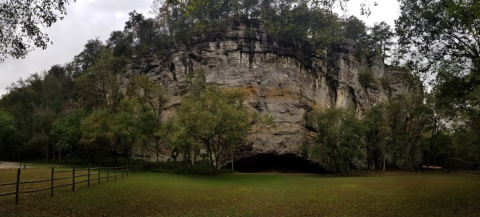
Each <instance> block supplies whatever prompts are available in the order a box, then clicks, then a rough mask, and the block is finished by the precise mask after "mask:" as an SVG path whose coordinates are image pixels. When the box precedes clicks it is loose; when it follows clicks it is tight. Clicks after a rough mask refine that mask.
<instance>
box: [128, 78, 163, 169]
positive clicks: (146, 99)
mask: <svg viewBox="0 0 480 217" xmlns="http://www.w3.org/2000/svg"><path fill="white" fill-rule="evenodd" d="M127 95H129V96H130V97H132V99H134V100H137V101H138V103H139V104H140V106H141V107H142V111H144V113H143V114H142V115H143V116H142V117H143V118H145V121H143V122H142V123H143V124H144V125H145V124H146V125H148V127H146V128H144V130H143V134H144V135H146V136H152V135H153V136H154V138H155V145H154V149H155V153H156V159H157V162H158V161H159V154H160V149H161V144H162V143H163V142H164V141H166V138H167V136H168V132H169V130H168V129H169V128H168V127H166V128H165V127H163V126H162V120H161V118H162V111H163V107H164V106H165V104H166V103H167V102H168V94H167V90H165V89H164V88H163V87H162V86H161V85H160V84H157V83H155V82H154V81H152V80H151V79H150V78H149V77H148V76H146V75H139V76H135V77H133V78H132V80H131V81H130V83H129V86H128V88H127ZM148 116H152V117H151V118H148ZM145 142H146V141H145Z"/></svg>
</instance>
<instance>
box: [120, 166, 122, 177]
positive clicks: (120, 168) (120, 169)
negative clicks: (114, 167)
mask: <svg viewBox="0 0 480 217" xmlns="http://www.w3.org/2000/svg"><path fill="white" fill-rule="evenodd" d="M120 170H122V178H123V166H121V167H120Z"/></svg>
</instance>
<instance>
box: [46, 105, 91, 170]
mask: <svg viewBox="0 0 480 217" xmlns="http://www.w3.org/2000/svg"><path fill="white" fill-rule="evenodd" d="M86 116H87V113H86V112H85V111H84V110H81V109H77V110H74V111H72V112H71V113H68V114H66V115H65V116H63V117H61V118H59V119H57V120H56V121H55V122H54V123H53V128H52V131H51V132H50V134H51V136H52V137H53V138H54V140H55V141H56V142H55V148H56V150H57V151H58V162H60V161H61V160H62V152H64V151H68V150H71V151H74V150H75V146H76V145H77V144H78V143H79V142H80V139H81V138H82V131H81V129H80V126H81V123H82V120H83V119H84V118H85V117H86Z"/></svg>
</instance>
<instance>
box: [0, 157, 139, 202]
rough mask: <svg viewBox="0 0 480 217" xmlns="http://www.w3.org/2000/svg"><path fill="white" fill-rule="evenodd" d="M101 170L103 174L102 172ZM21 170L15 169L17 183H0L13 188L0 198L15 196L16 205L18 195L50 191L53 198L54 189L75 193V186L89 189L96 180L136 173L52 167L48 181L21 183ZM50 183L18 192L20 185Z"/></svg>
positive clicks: (126, 168)
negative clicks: (64, 182)
mask: <svg viewBox="0 0 480 217" xmlns="http://www.w3.org/2000/svg"><path fill="white" fill-rule="evenodd" d="M102 170H103V172H102ZM21 171H22V170H21V168H18V169H17V181H16V182H11V183H0V187H4V186H15V191H12V192H7V193H0V197H2V196H9V195H15V204H17V205H18V199H19V194H28V193H36V192H42V191H48V190H50V195H51V196H52V197H53V195H54V189H55V188H60V187H66V186H72V191H75V185H77V184H80V183H85V182H86V183H87V186H88V187H90V183H91V182H92V181H95V180H97V181H98V183H100V182H101V180H102V179H106V180H107V182H108V181H110V179H114V180H117V177H119V176H121V177H122V178H123V177H125V176H126V177H128V176H129V175H132V174H134V172H135V171H136V170H135V169H134V168H133V167H132V166H120V167H94V168H90V167H89V168H87V169H75V167H73V168H72V169H68V170H65V169H64V170H55V168H53V167H52V171H51V177H50V178H49V179H42V180H31V181H23V182H22V181H21V177H20V173H21ZM82 171H83V172H85V171H87V173H86V174H80V175H79V174H77V175H76V174H75V173H76V172H82ZM60 173H64V174H69V173H70V174H71V176H67V177H58V178H55V174H60ZM81 177H87V178H86V179H85V180H81V181H78V179H77V180H75V178H81ZM68 179H71V182H70V181H69V182H67V183H66V184H59V185H55V184H54V181H60V180H68ZM48 182H50V186H49V187H46V188H41V189H34V190H23V191H22V190H20V187H21V185H22V184H34V183H48Z"/></svg>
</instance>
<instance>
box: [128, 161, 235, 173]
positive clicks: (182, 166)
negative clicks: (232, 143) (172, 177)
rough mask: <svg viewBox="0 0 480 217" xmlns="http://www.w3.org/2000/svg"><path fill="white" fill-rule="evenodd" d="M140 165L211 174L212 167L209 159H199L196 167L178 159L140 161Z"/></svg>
mask: <svg viewBox="0 0 480 217" xmlns="http://www.w3.org/2000/svg"><path fill="white" fill-rule="evenodd" d="M138 165H139V166H141V167H142V170H143V171H150V172H163V173H173V174H195V175H211V174H212V167H211V165H210V162H209V161H208V160H204V161H197V163H196V164H195V167H194V166H193V165H192V164H186V163H184V162H178V161H167V162H149V161H139V162H138ZM218 172H219V173H228V172H230V170H223V169H221V170H219V171H218Z"/></svg>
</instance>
